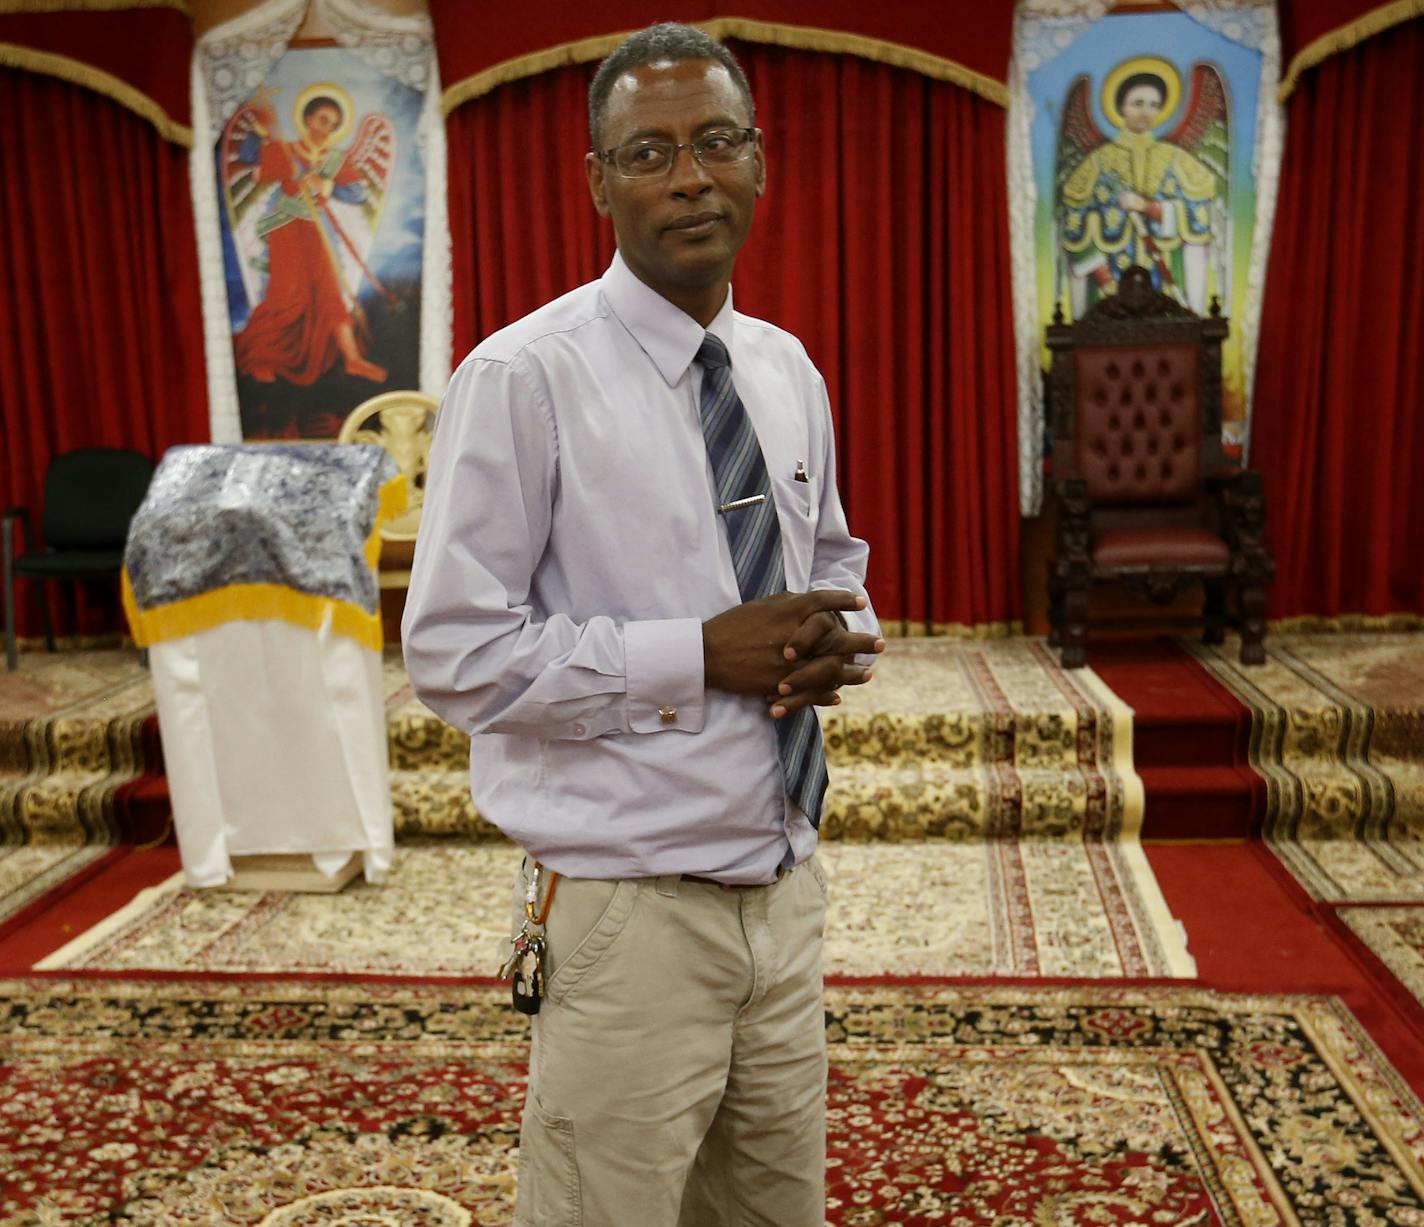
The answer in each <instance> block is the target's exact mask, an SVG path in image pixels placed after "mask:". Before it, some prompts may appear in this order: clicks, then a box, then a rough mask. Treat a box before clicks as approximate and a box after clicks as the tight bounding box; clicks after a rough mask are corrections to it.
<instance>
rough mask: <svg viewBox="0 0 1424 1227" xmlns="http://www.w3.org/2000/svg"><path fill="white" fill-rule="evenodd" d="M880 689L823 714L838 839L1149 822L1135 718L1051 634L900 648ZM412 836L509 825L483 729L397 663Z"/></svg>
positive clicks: (395, 770) (1111, 827) (847, 695)
mask: <svg viewBox="0 0 1424 1227" xmlns="http://www.w3.org/2000/svg"><path fill="white" fill-rule="evenodd" d="M875 674H876V676H875V680H874V682H872V683H871V684H870V685H869V686H864V687H854V686H853V687H848V688H847V689H846V690H844V691H843V692H842V695H843V698H844V703H843V704H842V705H841V706H840V707H837V708H834V709H827V710H825V711H823V712H822V719H823V723H824V728H825V739H826V757H827V761H828V763H829V765H830V767H831V788H830V792H829V793H828V794H827V797H826V810H825V813H824V815H823V818H822V823H821V835H822V838H824V839H830V840H835V839H846V840H857V841H887V840H888V841H897V840H925V839H965V838H971V839H978V838H985V837H988V838H1014V837H1020V836H1022V837H1028V838H1050V839H1056V838H1065V837H1066V838H1071V839H1081V838H1084V837H1088V838H1104V839H1114V838H1117V837H1119V836H1126V837H1129V838H1130V837H1131V836H1133V835H1135V834H1136V832H1137V830H1138V829H1139V827H1140V823H1141V818H1142V794H1141V786H1140V783H1139V782H1138V780H1137V777H1136V775H1135V774H1134V772H1133V770H1132V725H1131V718H1132V717H1131V712H1129V711H1128V710H1127V709H1126V708H1125V707H1124V706H1123V705H1122V704H1121V703H1120V702H1119V701H1118V700H1117V699H1115V698H1114V697H1113V695H1112V694H1111V692H1110V691H1108V690H1107V689H1106V687H1104V686H1103V685H1102V684H1101V682H1099V681H1098V679H1097V678H1096V676H1095V675H1094V674H1093V673H1092V672H1091V670H1087V669H1083V670H1074V671H1067V670H1064V669H1061V668H1060V667H1059V666H1058V664H1057V662H1056V661H1055V659H1054V657H1053V655H1052V653H1050V652H1049V651H1048V649H1047V648H1046V647H1045V646H1044V644H1043V642H1042V641H1041V640H1034V639H1010V640H983V641H964V640H954V639H905V640H894V641H892V642H891V645H890V648H889V650H888V651H887V652H886V653H885V655H884V656H883V657H882V658H881V659H880V661H879V662H877V665H876V670H875ZM386 678H387V692H388V694H390V696H391V697H390V700H389V704H388V723H389V726H390V730H391V742H390V745H391V771H392V781H391V791H392V794H393V796H394V800H395V809H396V833H397V835H398V836H411V835H416V834H425V835H442V836H443V835H460V836H464V837H466V838H492V837H495V836H496V835H497V832H495V831H494V830H493V828H491V827H490V826H489V824H488V823H486V822H485V821H484V820H482V819H481V818H480V817H479V816H478V815H477V814H476V813H475V812H474V808H473V805H472V804H471V801H470V797H469V788H468V781H467V772H468V769H469V738H468V737H467V736H466V735H465V734H463V733H461V732H460V731H459V730H457V729H453V728H451V727H449V726H448V725H446V724H445V723H444V722H443V721H441V720H440V719H439V718H438V717H437V716H435V715H434V714H433V713H432V712H431V711H430V710H429V709H428V708H426V707H425V706H424V705H423V704H422V703H421V702H420V701H419V700H418V699H416V697H415V695H414V693H413V692H412V691H411V689H410V686H409V683H408V682H407V681H406V680H405V678H404V675H403V673H402V672H401V667H400V664H399V662H398V661H397V660H395V659H393V658H388V659H387V662H386Z"/></svg>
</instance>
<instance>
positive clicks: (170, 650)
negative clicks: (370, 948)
mask: <svg viewBox="0 0 1424 1227" xmlns="http://www.w3.org/2000/svg"><path fill="white" fill-rule="evenodd" d="M405 495H406V491H405V479H404V478H403V477H401V476H400V475H399V473H398V471H397V469H396V466H395V463H394V462H393V461H392V460H391V458H390V456H389V455H387V454H386V452H385V451H384V450H383V449H382V448H379V447H375V446H343V447H337V446H333V445H329V444H292V445H283V444H247V445H216V444H215V445H206V446H190V447H175V448H171V449H170V450H169V451H168V452H167V454H166V455H165V456H164V458H163V461H162V463H161V464H160V465H159V467H158V470H157V472H156V473H155V474H154V478H153V484H152V485H151V486H150V488H149V492H148V496H147V498H145V500H144V502H143V505H142V506H141V507H140V508H139V510H138V513H137V514H136V515H135V516H134V519H133V524H132V526H131V528H130V531H129V540H128V546H127V549H126V552H125V571H124V603H125V608H126V611H127V613H128V618H129V624H130V626H131V628H132V631H133V636H134V639H135V641H136V642H137V643H138V644H139V646H140V647H145V648H147V649H148V652H149V662H150V666H151V669H152V674H153V691H154V698H155V700H156V703H157V707H158V722H159V734H160V737H161V739H162V742H163V757H164V762H165V765H166V770H167V775H168V785H169V793H170V797H171V799H172V803H173V823H174V829H175V832H176V834H177V838H178V847H179V852H180V854H181V857H182V862H183V871H184V876H185V878H186V880H187V882H188V883H189V885H192V886H195V887H203V886H218V885H222V884H224V883H226V882H228V881H229V879H231V878H232V877H233V858H235V857H236V858H243V857H249V858H250V857H258V856H271V855H279V856H280V855H285V856H289V857H290V856H300V857H303V858H305V857H310V863H311V865H312V866H313V867H314V868H315V869H316V870H318V871H320V873H321V874H324V875H326V876H327V877H333V876H334V875H336V874H337V873H338V872H339V871H340V870H342V869H343V868H344V867H346V866H347V865H348V864H350V863H351V862H352V858H353V856H355V855H360V856H361V858H362V865H363V868H364V871H365V877H366V880H367V881H373V882H374V881H380V880H382V878H383V876H384V875H385V873H386V872H387V870H388V869H389V868H390V864H391V854H392V849H393V844H394V831H393V823H392V817H391V796H390V775H389V765H388V759H387V748H386V723H385V710H384V690H383V683H382V670H381V648H382V641H381V621H380V608H379V592H378V588H377V581H376V573H375V565H376V557H377V554H378V553H379V550H380V536H379V531H380V526H381V524H382V523H384V522H385V521H386V520H387V519H389V518H390V517H391V516H393V515H395V514H398V513H399V512H400V510H401V508H402V507H403V506H404V503H405Z"/></svg>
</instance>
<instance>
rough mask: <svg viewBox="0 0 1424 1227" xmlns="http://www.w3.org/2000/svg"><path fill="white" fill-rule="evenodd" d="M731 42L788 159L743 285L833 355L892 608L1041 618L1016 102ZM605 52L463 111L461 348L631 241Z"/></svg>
mask: <svg viewBox="0 0 1424 1227" xmlns="http://www.w3.org/2000/svg"><path fill="white" fill-rule="evenodd" d="M734 50H735V52H736V54H737V56H738V58H739V59H740V60H741V62H742V64H743V66H744V67H745V69H746V71H747V75H748V77H749V78H750V80H751V84H752V89H753V92H754V93H755V95H756V99H757V106H758V114H757V120H758V123H759V124H760V125H761V126H762V127H763V128H764V129H765V131H766V134H767V137H766V139H767V150H768V163H769V188H768V192H767V195H766V196H765V197H764V198H763V200H762V201H761V203H760V205H759V207H758V218H757V222H756V225H755V227H754V228H753V231H752V237H751V239H750V241H749V242H748V244H747V247H746V249H745V250H744V251H743V253H742V256H741V258H740V260H739V262H738V266H737V274H736V293H737V305H738V307H739V309H741V310H744V311H747V312H749V313H751V314H753V315H759V316H762V317H764V318H767V319H770V320H772V321H774V322H775V323H777V324H780V325H781V326H783V327H785V328H788V329H790V330H791V331H792V332H794V333H795V334H796V335H797V336H799V337H800V338H801V340H802V341H803V342H804V343H805V345H806V348H807V350H808V351H809V352H810V355H811V357H812V359H813V360H814V361H815V362H816V364H817V366H818V367H819V368H820V369H821V372H822V373H823V374H824V375H825V377H826V383H827V385H828V387H829V389H830V396H831V404H832V407H833V411H834V412H835V416H836V427H837V439H838V443H839V448H840V455H839V460H840V464H839V480H840V484H841V491H842V497H843V499H844V501H845V505H846V511H847V514H848V516H849V519H850V523H851V527H852V529H853V530H854V531H855V532H857V533H858V534H859V535H861V536H863V537H865V538H866V539H867V540H868V541H869V542H870V546H871V572H870V581H869V582H870V589H871V594H872V596H873V598H874V599H875V602H876V606H877V609H878V610H879V612H880V614H881V616H882V617H883V618H885V619H886V620H887V621H888V620H902V619H903V620H905V621H907V622H909V623H912V624H914V625H917V626H923V625H924V624H960V625H976V624H986V623H1003V622H1007V621H1009V620H1013V619H1017V618H1020V617H1021V616H1022V614H1021V607H1020V595H1019V586H1018V527H1019V513H1018V494H1017V477H1016V463H1017V462H1016V459H1015V457H1016V443H1015V424H1014V417H1015V390H1014V355H1013V328H1012V318H1011V309H1010V287H1009V256H1008V227H1007V202H1006V198H1005V186H1004V184H1005V176H1004V154H1003V149H1004V112H1003V110H1002V109H1001V108H999V107H997V106H995V105H994V104H992V103H988V102H985V101H983V100H982V99H980V98H978V97H976V96H974V95H973V94H970V93H968V92H967V91H965V90H962V89H960V88H958V87H956V86H953V85H949V84H946V83H943V82H938V81H932V80H929V79H927V78H925V77H923V76H920V75H919V74H916V73H913V72H910V71H908V70H904V69H898V68H892V67H889V66H887V65H884V64H878V63H872V62H870V61H866V60H862V59H859V58H857V57H854V56H839V55H820V54H816V53H811V52H802V51H791V50H786V49H782V48H774V47H767V46H761V45H754V44H735V45H734ZM593 71H594V65H587V66H579V67H570V68H560V69H556V70H553V71H551V72H548V73H544V74H542V75H540V76H537V77H532V78H527V79H525V80H521V81H515V82H513V83H511V84H509V85H505V86H501V87H500V88H499V89H497V90H495V91H493V92H492V93H490V94H489V95H486V96H485V97H482V98H478V99H475V100H474V101H472V102H469V103H466V104H465V105H463V106H461V107H459V108H458V109H457V110H456V111H454V112H453V113H452V114H451V116H450V119H449V167H450V227H451V234H452V238H453V244H454V285H455V301H454V327H455V352H456V356H457V358H458V357H460V356H462V355H463V354H464V353H465V352H466V351H467V350H468V349H469V348H470V347H471V346H472V345H473V344H474V343H475V342H476V341H477V340H478V339H479V338H480V337H482V336H485V335H487V334H488V333H490V332H492V331H494V330H495V329H496V328H499V327H501V326H502V325H504V324H506V323H508V322H510V321H511V320H513V319H516V318H518V317H519V316H520V315H522V314H524V313H525V312H528V311H530V310H533V309H534V308H535V307H537V306H539V305H540V304H541V303H543V302H545V301H547V300H548V299H550V298H552V297H554V296H555V295H557V294H559V293H562V292H564V291H565V290H568V289H571V288H572V287H574V286H576V285H578V284H580V283H581V282H583V281H587V280H589V279H590V278H593V277H596V276H598V275H599V274H600V273H601V272H602V270H603V268H604V267H605V265H606V264H607V261H608V260H609V258H610V257H611V254H612V250H613V240H612V233H611V230H610V228H609V227H608V225H607V223H605V222H603V221H602V220H601V219H599V218H598V217H597V215H596V214H595V213H594V211H593V207H592V205H591V204H590V202H589V199H588V189H587V187H586V185H585V182H584V176H583V165H582V163H583V154H584V152H585V151H586V150H587V148H588V120H587V87H588V80H589V78H590V76H591V75H592V73H593Z"/></svg>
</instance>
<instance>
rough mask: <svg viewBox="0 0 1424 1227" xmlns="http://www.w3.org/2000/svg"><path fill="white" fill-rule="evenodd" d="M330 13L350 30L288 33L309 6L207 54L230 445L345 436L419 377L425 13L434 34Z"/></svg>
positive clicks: (225, 434) (223, 419)
mask: <svg viewBox="0 0 1424 1227" xmlns="http://www.w3.org/2000/svg"><path fill="white" fill-rule="evenodd" d="M327 7H329V8H332V12H331V13H329V14H326V15H325V20H326V22H327V25H328V27H329V28H336V29H338V30H339V31H340V33H341V35H342V37H341V38H339V39H338V38H326V39H322V40H316V41H311V40H305V41H295V42H294V41H291V39H292V34H293V31H294V30H295V29H296V26H297V21H298V19H299V18H305V20H306V21H308V22H309V21H310V20H311V18H310V15H309V11H308V9H307V8H306V7H305V6H303V5H298V6H296V7H295V8H293V10H292V12H291V13H290V14H285V15H279V20H278V22H277V24H276V25H275V26H273V25H269V27H268V28H267V29H266V30H257V31H250V30H244V31H238V32H236V33H228V36H227V37H226V38H222V37H219V38H217V39H212V40H208V41H207V42H206V44H205V45H203V46H201V47H200V50H199V64H200V68H201V70H202V71H203V73H204V75H205V77H206V78H207V81H206V84H207V86H208V89H207V96H206V98H205V99H204V101H205V102H206V103H207V106H206V108H204V109H205V110H206V111H207V121H208V122H207V130H208V131H209V132H211V133H212V134H213V137H214V141H213V150H212V152H213V159H214V163H213V164H214V170H215V180H214V182H213V194H212V198H211V199H212V201H213V202H215V205H216V207H215V208H211V209H210V212H211V213H212V214H213V215H214V216H213V222H214V225H213V226H212V229H213V230H214V231H216V235H217V238H218V242H219V244H220V256H221V267H222V291H223V294H222V296H223V299H224V302H225V308H226V309H225V311H224V312H223V313H222V318H221V320H220V321H219V323H218V325H217V331H219V332H221V333H224V334H225V337H223V338H222V341H221V342H219V343H217V344H215V343H214V337H213V335H212V333H213V332H214V324H213V321H212V320H211V319H210V320H209V321H208V331H209V334H210V335H209V346H208V352H209V364H210V367H215V368H217V369H215V370H212V371H210V378H209V384H210V390H212V391H214V392H215V395H214V405H215V408H214V414H213V421H214V431H213V437H214V439H215V440H223V439H224V438H226V439H235V438H241V439H247V440H261V439H331V438H335V437H336V435H337V433H338V431H339V430H340V428H341V425H342V423H343V421H344V420H345V418H346V416H347V415H348V414H349V413H350V412H351V411H352V410H353V409H354V408H356V406H358V405H360V404H361V403H362V402H364V401H366V400H369V399H370V398H371V397H373V396H376V395H378V394H380V393H382V392H388V391H393V390H404V389H416V388H420V387H421V386H422V378H421V376H422V342H421V329H422V326H423V324H424V323H426V322H427V321H424V320H423V319H422V316H423V314H424V312H423V305H424V303H425V302H426V301H427V295H426V293H425V290H426V287H425V286H424V285H423V280H424V276H425V274H424V265H425V244H426V237H427V227H428V222H429V218H428V216H427V214H428V210H427V198H428V195H429V193H428V191H427V177H428V176H427V169H428V168H427V166H426V160H427V152H428V151H427V145H428V144H429V139H428V138H429V129H430V128H431V126H432V125H431V123H430V120H431V110H432V108H431V106H430V101H431V99H430V98H429V96H428V91H429V86H430V83H431V73H430V68H431V65H432V63H433V59H432V55H431V45H430V40H429V37H428V18H427V19H426V26H425V30H424V35H425V36H424V37H421V33H422V32H421V31H420V30H404V31H400V30H397V31H394V32H392V31H386V30H381V29H379V28H378V29H374V30H363V29H362V28H361V27H360V26H359V24H353V16H352V15H353V13H355V14H357V15H359V14H360V13H361V12H363V10H357V9H352V8H350V6H349V4H348V5H347V7H345V8H339V9H338V8H336V7H333V6H332V5H331V4H328V5H327ZM282 16H285V24H283V22H282V20H281V17H282ZM269 21H270V18H269ZM338 23H342V24H338ZM220 33H225V32H224V31H220ZM195 203H197V204H199V205H201V204H203V203H204V202H202V201H201V200H197V199H196V195H195ZM198 212H199V218H198V220H199V230H200V234H201V233H202V231H203V224H202V223H203V211H202V209H201V208H199V210H198ZM440 221H441V224H442V225H443V215H442V216H441V218H440ZM211 262H213V263H215V261H211ZM215 354H216V355H217V356H218V358H219V359H220V360H219V361H218V362H216V363H215V362H214V361H213V359H214V355H215ZM229 355H230V365H229V362H228V358H229ZM224 405H225V407H226V412H225V414H224V412H223V411H222V410H223V407H224Z"/></svg>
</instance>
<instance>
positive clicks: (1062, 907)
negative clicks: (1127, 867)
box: [39, 840, 1193, 978]
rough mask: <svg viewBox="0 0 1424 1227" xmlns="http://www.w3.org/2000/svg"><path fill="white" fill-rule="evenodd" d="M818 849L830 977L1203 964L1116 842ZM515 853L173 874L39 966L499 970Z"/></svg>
mask: <svg viewBox="0 0 1424 1227" xmlns="http://www.w3.org/2000/svg"><path fill="white" fill-rule="evenodd" d="M1138 851H1139V852H1140V849H1139V850H1138ZM820 855H821V859H822V863H823V864H824V865H825V867H826V872H827V875H828V876H829V878H830V880H831V907H830V913H829V919H828V930H827V934H826V964H827V970H828V972H829V973H830V974H833V975H837V974H838V975H847V976H883V975H886V974H890V975H899V976H911V975H927V976H936V975H938V976H946V975H954V976H995V975H998V976H1036V975H1045V976H1075V977H1083V978H1099V977H1120V976H1135V977H1148V976H1151V977H1174V976H1175V977H1182V976H1190V975H1191V974H1192V972H1193V962H1192V959H1191V957H1190V955H1189V954H1188V953H1187V952H1186V950H1185V948H1184V942H1183V938H1182V935H1181V933H1180V931H1179V928H1178V926H1177V924H1176V922H1175V921H1173V919H1172V917H1171V916H1170V915H1169V913H1168V911H1167V908H1166V905H1165V903H1163V902H1162V898H1161V894H1160V892H1159V890H1158V888H1157V884H1156V881H1155V879H1153V877H1152V876H1151V873H1150V871H1148V870H1147V869H1146V866H1145V862H1144V866H1143V871H1142V874H1141V876H1140V878H1139V879H1138V880H1136V881H1128V882H1127V883H1126V884H1125V886H1126V889H1118V887H1119V886H1121V885H1123V884H1120V883H1118V881H1117V879H1116V877H1115V876H1114V870H1113V866H1112V857H1113V856H1121V855H1122V854H1121V852H1120V850H1118V849H1114V848H1105V847H1104V846H1103V845H1096V846H1091V845H1085V844H1082V843H1075V842H1069V841H1048V840H1041V841H1022V842H1016V841H1012V840H995V841H965V842H960V843H935V844H878V845H858V846H852V845H847V844H826V845H825V846H824V847H823V848H822V851H821V853H820ZM518 857H519V853H518V851H517V850H516V849H515V848H513V847H512V846H510V845H508V844H463V845H462V844H448V843H447V844H441V845H435V846H420V847H412V846H410V845H402V846H401V847H399V848H398V849H397V851H396V864H395V867H394V870H393V872H392V874H391V876H390V879H389V880H388V881H387V882H386V883H385V884H384V885H382V886H379V887H372V886H366V885H365V884H362V883H356V884H353V885H352V886H349V887H348V888H347V889H346V890H345V891H343V892H342V893H340V894H339V895H334V896H329V895H300V894H284V893H267V894H253V893H246V892H238V891H213V890H206V891H193V890H188V889H186V888H184V887H183V884H182V878H181V875H175V876H174V877H173V878H172V879H170V880H169V881H167V882H165V883H163V884H162V885H160V886H157V887H154V888H152V889H150V890H147V891H144V892H142V893H141V894H140V895H139V896H138V897H137V898H136V899H135V900H134V901H133V903H131V904H130V905H129V906H128V907H126V908H123V909H122V910H120V911H118V912H117V913H115V914H114V915H113V916H111V917H109V918H108V919H107V920H105V921H103V922H102V923H101V924H99V925H97V926H96V927H95V928H93V929H91V930H90V931H89V932H87V933H84V934H82V935H80V936H79V937H78V938H76V939H75V940H74V941H72V942H70V943H69V944H68V945H67V946H65V947H64V948H63V949H61V950H59V951H57V952H56V953H54V954H53V955H51V956H50V957H48V958H47V959H45V960H44V961H43V962H41V963H40V964H39V969H40V970H46V971H53V970H69V971H78V970H84V971H106V972H143V971H182V972H196V973H233V972H242V973H257V974H273V973H277V974H294V973H295V974H308V975H331V974H339V975H362V976H419V977H455V978H459V977H471V976H474V977H482V976H489V975H492V974H493V970H494V968H495V967H496V966H498V964H499V963H500V962H501V961H502V959H503V957H504V954H505V953H506V951H507V942H506V938H507V937H508V934H509V916H510V888H511V885H512V883H513V881H514V873H515V869H516V867H517V864H518ZM1105 882H1106V883H1107V884H1108V885H1109V886H1111V887H1113V888H1114V889H1104V883H1105ZM926 900H933V901H934V905H933V906H932V907H928V908H927V907H926V906H925V901H926ZM434 917H439V918H440V923H438V924H432V923H431V921H432V918H434Z"/></svg>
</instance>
